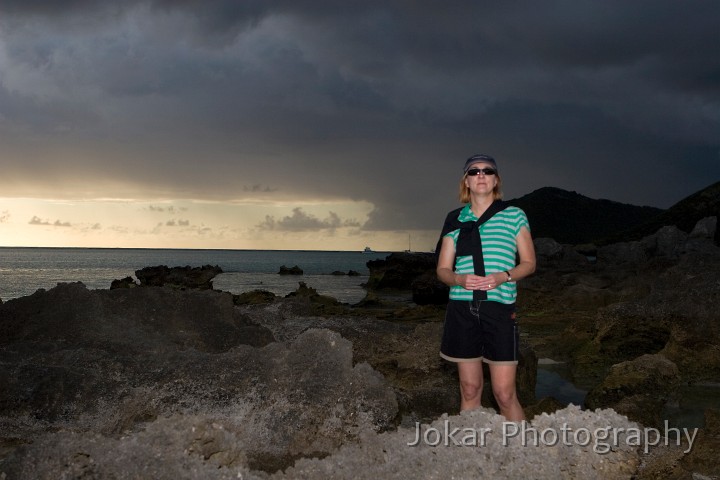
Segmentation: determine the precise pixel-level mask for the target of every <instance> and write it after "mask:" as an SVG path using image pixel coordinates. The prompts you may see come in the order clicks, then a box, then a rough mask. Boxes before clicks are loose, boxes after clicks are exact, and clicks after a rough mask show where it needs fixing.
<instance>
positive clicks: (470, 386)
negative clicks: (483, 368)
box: [460, 380, 482, 399]
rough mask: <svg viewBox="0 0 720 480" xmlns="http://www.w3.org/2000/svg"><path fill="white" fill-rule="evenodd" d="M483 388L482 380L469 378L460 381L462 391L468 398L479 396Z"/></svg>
mask: <svg viewBox="0 0 720 480" xmlns="http://www.w3.org/2000/svg"><path fill="white" fill-rule="evenodd" d="M481 390H482V382H477V381H468V380H461V381H460V391H461V392H462V395H463V397H465V398H466V399H471V398H475V397H477V396H478V395H479V394H480V391H481Z"/></svg>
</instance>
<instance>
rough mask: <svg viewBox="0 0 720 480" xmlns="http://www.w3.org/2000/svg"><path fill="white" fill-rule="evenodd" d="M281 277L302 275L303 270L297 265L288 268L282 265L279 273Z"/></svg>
mask: <svg viewBox="0 0 720 480" xmlns="http://www.w3.org/2000/svg"><path fill="white" fill-rule="evenodd" d="M278 273H279V274H280V275H302V274H303V270H302V268H300V267H298V266H297V265H295V266H294V267H290V268H288V267H286V266H285V265H282V266H281V267H280V271H279V272H278Z"/></svg>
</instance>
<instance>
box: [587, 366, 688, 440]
mask: <svg viewBox="0 0 720 480" xmlns="http://www.w3.org/2000/svg"><path fill="white" fill-rule="evenodd" d="M679 383H680V375H679V372H678V368H677V366H676V365H675V364H674V363H673V362H671V361H670V360H668V359H667V358H665V357H664V356H662V355H657V354H656V355H649V354H648V355H642V356H640V357H638V358H636V359H634V360H629V361H627V362H622V363H618V364H616V365H613V366H612V368H611V369H610V373H609V374H608V376H607V377H605V379H604V380H603V381H602V383H601V384H600V385H598V386H597V387H595V388H594V389H593V390H591V391H590V392H589V393H588V395H587V397H586V399H585V405H587V407H588V408H590V409H596V408H612V409H613V410H615V411H616V412H618V413H621V414H623V415H627V416H628V417H629V418H633V419H636V420H637V421H639V422H640V423H641V424H643V425H647V426H652V427H659V426H662V420H661V418H660V412H661V411H662V408H663V407H664V406H665V403H666V402H667V401H668V400H669V399H670V398H671V396H672V394H673V393H674V391H675V389H676V388H677V386H678V384H679Z"/></svg>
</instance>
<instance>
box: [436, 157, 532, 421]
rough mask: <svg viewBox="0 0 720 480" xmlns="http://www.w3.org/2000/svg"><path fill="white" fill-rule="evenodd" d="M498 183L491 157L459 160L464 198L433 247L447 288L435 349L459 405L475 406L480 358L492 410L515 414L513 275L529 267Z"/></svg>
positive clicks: (518, 223)
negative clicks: (450, 367)
mask: <svg viewBox="0 0 720 480" xmlns="http://www.w3.org/2000/svg"><path fill="white" fill-rule="evenodd" d="M501 185H502V181H501V179H500V175H499V173H498V169H497V163H496V162H495V159H494V158H493V157H491V156H489V155H474V156H472V157H470V158H469V159H468V160H467V161H466V162H465V168H464V175H463V178H462V180H461V181H460V201H461V202H462V203H466V205H465V206H464V207H462V208H459V209H457V210H453V211H452V212H450V213H449V214H448V217H447V219H446V220H445V226H444V228H443V233H442V234H441V238H440V242H439V244H440V245H439V249H438V250H437V251H439V255H438V265H437V276H438V278H439V279H440V281H442V282H443V283H445V284H446V285H448V286H449V287H450V300H449V301H448V306H447V312H446V314H445V326H444V332H443V339H442V345H441V348H440V356H442V357H443V358H444V359H446V360H449V361H451V362H455V363H457V365H458V373H459V377H460V394H461V401H460V409H461V410H470V409H473V408H478V407H479V406H480V397H481V394H482V388H483V368H482V362H486V363H487V364H488V366H489V369H490V377H491V383H492V390H493V394H494V396H495V400H496V401H497V403H498V406H499V407H500V414H501V415H503V416H504V417H505V418H506V419H507V420H509V421H521V420H524V419H525V414H524V413H523V410H522V407H521V406H520V402H519V401H518V398H517V392H516V388H515V376H516V372H517V363H518V362H517V360H518V329H517V323H516V321H515V298H516V296H517V286H516V284H515V282H517V281H518V280H521V279H523V278H525V277H527V276H528V275H530V274H532V273H533V272H534V271H535V248H534V247H533V241H532V237H531V236H530V227H529V224H528V221H527V217H526V216H525V212H523V211H522V210H521V209H519V208H517V207H512V206H509V205H508V204H506V203H505V202H502V201H501V200H500V199H501V198H502V193H501ZM518 259H519V261H517V260H518Z"/></svg>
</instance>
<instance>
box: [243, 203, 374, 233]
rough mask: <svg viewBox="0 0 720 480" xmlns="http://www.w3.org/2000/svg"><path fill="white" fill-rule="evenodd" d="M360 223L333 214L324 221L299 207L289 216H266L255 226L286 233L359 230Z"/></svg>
mask: <svg viewBox="0 0 720 480" xmlns="http://www.w3.org/2000/svg"><path fill="white" fill-rule="evenodd" d="M360 226H361V224H360V222H358V221H357V220H355V219H345V220H343V219H341V218H340V216H339V215H338V214H337V213H335V212H328V216H327V217H326V218H325V219H320V218H318V217H316V216H315V215H312V214H310V213H306V212H304V211H303V209H302V208H301V207H296V208H293V213H292V215H291V216H285V217H283V218H282V219H280V220H275V217H274V216H272V215H266V216H265V220H264V221H263V222H261V223H259V224H258V225H257V228H258V229H260V230H278V231H288V232H303V231H313V230H315V231H317V230H335V229H338V228H341V227H355V228H359V227H360Z"/></svg>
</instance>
